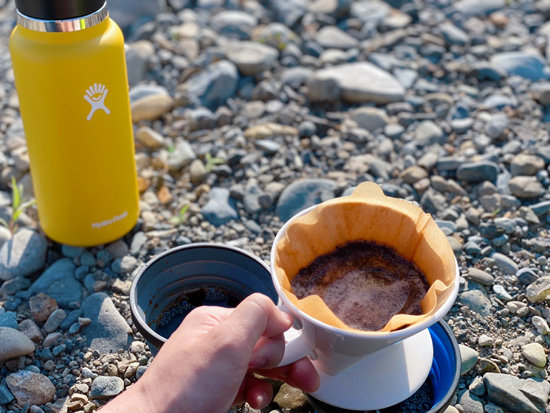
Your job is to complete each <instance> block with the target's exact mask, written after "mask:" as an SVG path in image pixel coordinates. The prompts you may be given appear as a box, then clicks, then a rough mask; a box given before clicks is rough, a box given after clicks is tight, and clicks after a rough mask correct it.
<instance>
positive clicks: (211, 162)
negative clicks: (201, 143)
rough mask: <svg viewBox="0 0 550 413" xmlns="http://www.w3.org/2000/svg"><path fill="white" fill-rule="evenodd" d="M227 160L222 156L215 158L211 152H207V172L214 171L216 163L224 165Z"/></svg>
mask: <svg viewBox="0 0 550 413" xmlns="http://www.w3.org/2000/svg"><path fill="white" fill-rule="evenodd" d="M224 163H225V161H224V160H223V159H221V158H214V157H212V155H210V154H209V153H207V154H206V165H205V166H204V167H205V168H206V172H212V169H214V167H215V166H216V165H223V164H224Z"/></svg>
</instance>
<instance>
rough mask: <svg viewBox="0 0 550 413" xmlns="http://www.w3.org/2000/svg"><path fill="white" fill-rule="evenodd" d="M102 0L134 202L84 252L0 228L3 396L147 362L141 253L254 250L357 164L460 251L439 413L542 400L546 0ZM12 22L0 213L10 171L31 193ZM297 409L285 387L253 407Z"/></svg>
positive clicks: (548, 158)
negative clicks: (140, 321) (120, 64)
mask: <svg viewBox="0 0 550 413" xmlns="http://www.w3.org/2000/svg"><path fill="white" fill-rule="evenodd" d="M0 3H2V2H0ZM109 4H110V5H111V10H112V16H113V17H114V18H115V19H116V20H117V21H118V22H119V23H120V24H121V25H122V26H123V28H124V32H125V35H126V40H127V45H128V48H127V60H128V68H129V81H130V95H131V101H132V114H133V120H134V126H135V141H136V160H137V165H138V174H139V187H140V193H141V215H140V220H139V223H138V225H137V226H136V227H135V228H134V229H133V230H132V231H131V232H130V233H129V234H128V235H126V236H125V237H123V238H122V239H120V240H118V241H116V242H114V243H112V244H110V245H105V246H99V247H95V248H86V249H83V248H74V247H68V246H63V245H59V244H56V243H54V242H52V241H50V240H48V239H47V238H46V237H45V236H44V235H43V233H41V231H40V228H39V225H38V221H37V214H36V211H35V209H34V208H30V209H28V210H26V212H25V213H24V214H22V216H21V217H20V220H19V224H20V229H19V231H18V232H17V233H15V235H13V234H11V233H10V232H9V231H7V230H6V229H5V228H0V245H2V246H1V247H0V413H5V412H32V413H40V412H60V411H61V412H65V411H67V410H68V411H72V412H75V411H76V412H90V411H94V410H95V409H97V407H98V406H100V405H102V404H104V403H105V402H106V401H108V400H109V399H110V398H112V397H113V396H115V395H117V394H118V393H120V392H121V391H122V390H123V389H124V388H125V387H128V386H130V385H131V384H132V383H133V382H135V380H136V379H137V378H139V377H140V376H141V375H142V374H143V372H144V371H145V369H146V368H147V365H148V364H149V363H150V361H151V359H152V354H151V352H150V350H149V349H148V347H147V346H146V345H145V342H144V340H143V337H141V335H140V334H139V333H138V332H137V330H136V329H135V327H134V326H133V324H132V321H131V317H130V312H129V304H128V293H129V288H130V285H131V280H132V273H133V272H134V271H135V269H136V268H137V267H138V266H139V265H140V264H141V263H144V262H147V261H148V260H149V259H150V258H151V257H153V256H154V255H156V254H158V253H160V252H163V251H165V250H166V249H168V248H170V247H173V246H177V245H184V244H189V243H191V242H204V241H212V242H219V243H224V244H228V245H233V246H237V247H241V248H244V249H246V250H249V251H250V252H252V253H254V254H255V255H257V256H259V257H261V258H263V259H265V260H266V261H267V260H268V257H269V250H270V247H271V243H272V241H273V238H274V236H275V234H276V232H277V231H278V229H279V228H280V227H281V225H282V223H283V222H284V221H286V220H287V219H288V218H289V217H290V216H292V215H293V214H294V213H295V212H296V211H299V210H301V209H302V208H304V207H306V206H309V205H312V204H315V203H317V202H320V201H323V200H326V199H330V198H333V197H335V196H340V195H342V194H345V193H348V191H350V190H351V189H352V188H353V187H355V186H356V185H357V184H358V183H360V182H363V181H373V182H377V183H379V184H380V185H381V186H382V188H383V190H384V191H385V193H386V194H388V195H391V196H396V197H400V198H404V199H407V200H410V201H414V202H417V203H418V204H419V205H421V206H422V207H423V208H424V209H425V210H426V211H428V212H430V213H431V214H432V215H433V216H434V218H435V219H436V220H437V223H438V224H439V225H440V227H441V228H442V230H443V231H444V233H445V234H446V235H447V237H448V239H449V242H450V243H451V245H452V247H453V250H454V251H455V253H456V256H457V259H458V262H459V265H460V269H461V279H460V281H461V286H460V292H459V297H458V299H457V302H456V305H455V306H454V307H453V308H452V309H451V311H450V312H449V314H448V316H447V317H446V321H447V322H448V324H449V325H450V326H451V328H452V330H453V332H454V334H455V336H456V338H457V340H458V341H459V343H460V345H461V353H462V358H463V362H462V376H461V379H460V383H459V389H458V392H457V394H456V397H455V398H454V399H453V401H452V405H451V407H449V408H448V409H447V411H446V412H447V413H452V412H457V411H458V412H468V413H470V412H472V413H478V412H479V413H483V412H518V413H525V412H550V407H548V395H549V393H550V383H549V382H548V371H549V367H548V351H549V345H550V328H549V326H548V322H549V321H550V309H549V308H548V301H547V297H548V296H549V294H550V264H549V262H548V255H549V251H550V230H549V228H550V191H549V186H550V178H549V171H550V138H549V134H548V131H547V126H548V123H547V122H549V121H550V81H549V78H550V77H549V76H550V66H549V65H548V59H549V58H550V42H549V36H550V23H547V19H550V1H548V0H539V1H531V0H518V1H515V0H509V1H505V0H485V1H475V0H460V1H457V2H453V1H449V0H433V1H428V0H413V1H407V0H388V1H386V2H382V1H375V0H360V1H350V0H313V1H308V0H285V1H277V0H271V1H263V2H259V1H255V0H244V1H237V0H227V1H223V0H197V1H191V0H167V4H164V0H163V1H158V2H151V1H146V0H135V1H132V2H122V1H114V0H113V1H110V2H109ZM13 24H14V8H13V5H12V4H11V3H10V4H8V5H5V6H2V8H0V33H1V35H0V51H1V53H0V75H1V78H2V79H3V81H2V82H1V83H0V134H1V135H2V137H3V139H1V140H0V216H1V217H3V218H8V219H9V217H10V216H11V213H12V211H11V206H10V196H11V189H10V185H11V184H10V182H11V178H12V177H15V178H16V179H17V181H18V182H19V183H21V184H23V186H24V189H25V190H24V196H25V197H26V199H30V198H32V197H33V192H32V184H31V180H30V175H29V159H28V156H27V152H26V144H25V139H24V132H23V129H22V123H21V118H20V115H19V111H18V100H17V95H16V93H15V90H14V86H13V72H12V70H11V62H10V59H9V53H8V51H7V42H8V36H9V32H10V30H11V28H12V27H13ZM182 208H187V210H186V212H185V214H184V215H183V217H182V218H181V219H177V218H178V217H180V211H181V210H182ZM175 218H176V219H175ZM24 250H27V251H31V253H30V254H25V255H23V254H22V251H24ZM8 251H15V252H16V254H15V255H12V257H11V258H10V259H8V255H7V252H8ZM60 286H61V287H60ZM113 309H115V310H116V311H113ZM243 410H244V411H251V409H249V408H247V407H246V406H245V407H243ZM309 411H312V409H311V407H310V406H309V405H308V404H307V402H306V400H305V398H304V395H303V394H302V393H301V392H299V391H295V390H294V389H292V388H289V387H288V386H286V385H285V386H282V387H281V389H280V390H279V391H278V394H277V396H276V398H275V400H274V402H273V403H272V404H271V405H270V406H269V408H267V409H265V412H309Z"/></svg>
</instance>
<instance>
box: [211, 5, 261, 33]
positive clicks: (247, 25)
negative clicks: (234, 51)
mask: <svg viewBox="0 0 550 413" xmlns="http://www.w3.org/2000/svg"><path fill="white" fill-rule="evenodd" d="M210 25H211V27H212V29H214V30H215V31H217V32H218V33H220V34H223V35H225V36H229V37H234V38H235V37H236V38H239V39H241V40H245V39H248V38H250V33H251V32H252V30H253V29H254V28H255V27H256V26H257V25H258V20H257V19H256V17H254V16H252V15H251V14H248V13H245V12H243V11H238V10H227V11H222V12H220V13H218V14H216V15H215V16H214V17H213V18H212V19H210Z"/></svg>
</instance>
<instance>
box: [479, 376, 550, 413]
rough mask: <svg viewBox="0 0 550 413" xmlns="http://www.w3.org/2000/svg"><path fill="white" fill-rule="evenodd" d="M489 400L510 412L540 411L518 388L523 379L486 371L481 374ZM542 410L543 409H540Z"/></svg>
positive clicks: (527, 412) (538, 412)
mask: <svg viewBox="0 0 550 413" xmlns="http://www.w3.org/2000/svg"><path fill="white" fill-rule="evenodd" d="M483 381H484V383H485V387H486V388H487V394H488V396H489V400H491V401H492V402H494V403H496V404H498V405H499V406H502V407H504V408H505V409H507V410H508V411H510V412H512V413H540V412H541V410H539V408H538V407H537V406H536V405H535V404H534V403H533V402H532V401H531V400H530V399H529V398H528V397H527V396H525V394H523V393H522V392H521V391H520V390H519V389H520V388H521V387H522V385H523V383H524V380H522V379H520V378H518V377H515V376H512V375H509V374H501V373H486V374H485V375H484V376H483ZM542 411H544V409H543V410H542Z"/></svg>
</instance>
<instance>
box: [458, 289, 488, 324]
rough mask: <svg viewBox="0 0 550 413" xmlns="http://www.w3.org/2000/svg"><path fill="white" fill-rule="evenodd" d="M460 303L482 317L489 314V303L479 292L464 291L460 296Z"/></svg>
mask: <svg viewBox="0 0 550 413" xmlns="http://www.w3.org/2000/svg"><path fill="white" fill-rule="evenodd" d="M460 301H461V302H462V304H464V305H465V306H467V307H468V308H469V309H470V310H471V311H473V312H475V313H478V314H479V315H481V316H483V317H487V316H489V315H490V314H491V301H490V300H489V298H487V296H486V295H485V294H483V293H482V292H481V291H479V290H470V291H464V292H463V293H462V294H460Z"/></svg>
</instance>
